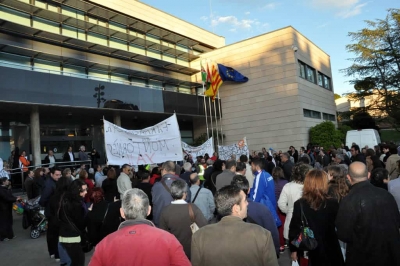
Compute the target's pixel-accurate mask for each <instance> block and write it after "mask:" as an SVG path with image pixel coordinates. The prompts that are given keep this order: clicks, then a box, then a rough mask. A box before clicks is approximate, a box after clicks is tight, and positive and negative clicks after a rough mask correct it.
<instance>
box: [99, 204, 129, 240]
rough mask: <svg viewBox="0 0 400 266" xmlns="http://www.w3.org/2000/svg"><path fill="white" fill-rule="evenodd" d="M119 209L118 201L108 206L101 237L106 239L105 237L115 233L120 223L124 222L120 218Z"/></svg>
mask: <svg viewBox="0 0 400 266" xmlns="http://www.w3.org/2000/svg"><path fill="white" fill-rule="evenodd" d="M120 209H121V201H120V200H118V201H116V202H111V203H110V205H109V206H108V212H107V216H106V218H105V219H104V223H103V227H102V232H103V234H104V235H103V237H106V236H107V235H109V234H111V233H114V232H115V231H117V230H118V227H119V225H120V223H121V222H123V221H124V219H123V218H122V217H121V212H120Z"/></svg>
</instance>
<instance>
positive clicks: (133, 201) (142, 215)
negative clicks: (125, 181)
mask: <svg viewBox="0 0 400 266" xmlns="http://www.w3.org/2000/svg"><path fill="white" fill-rule="evenodd" d="M149 205H150V204H149V198H148V197H147V195H146V193H144V192H143V190H141V189H137V188H132V189H128V190H127V191H125V192H124V195H123V196H122V204H121V206H122V209H123V210H124V214H125V219H126V220H135V219H146V217H147V212H148V210H149Z"/></svg>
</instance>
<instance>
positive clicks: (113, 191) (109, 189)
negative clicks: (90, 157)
mask: <svg viewBox="0 0 400 266" xmlns="http://www.w3.org/2000/svg"><path fill="white" fill-rule="evenodd" d="M101 188H102V189H103V192H104V198H105V200H106V201H108V202H113V201H114V199H119V197H120V195H119V192H118V186H117V172H116V171H115V169H114V168H110V169H108V171H107V178H106V179H104V180H103V183H102V184H101Z"/></svg>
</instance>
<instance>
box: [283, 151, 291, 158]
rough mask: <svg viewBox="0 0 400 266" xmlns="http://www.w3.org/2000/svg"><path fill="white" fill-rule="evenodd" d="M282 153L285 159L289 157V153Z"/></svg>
mask: <svg viewBox="0 0 400 266" xmlns="http://www.w3.org/2000/svg"><path fill="white" fill-rule="evenodd" d="M282 155H283V156H285V157H286V159H289V158H290V154H289V153H287V152H284V153H282Z"/></svg>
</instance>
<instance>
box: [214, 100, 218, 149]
mask: <svg viewBox="0 0 400 266" xmlns="http://www.w3.org/2000/svg"><path fill="white" fill-rule="evenodd" d="M214 116H215V128H216V129H217V144H218V146H219V134H218V131H219V130H218V118H217V106H216V105H215V98H214Z"/></svg>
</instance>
